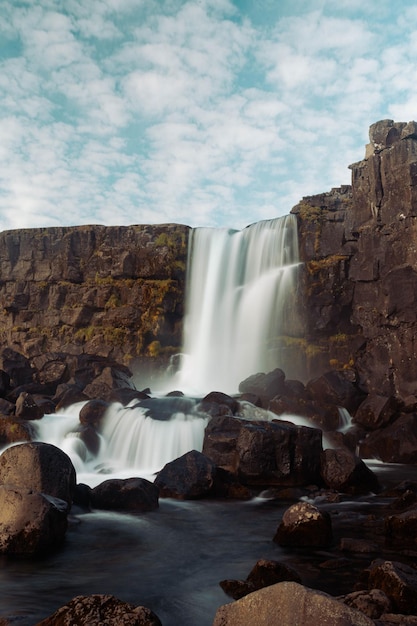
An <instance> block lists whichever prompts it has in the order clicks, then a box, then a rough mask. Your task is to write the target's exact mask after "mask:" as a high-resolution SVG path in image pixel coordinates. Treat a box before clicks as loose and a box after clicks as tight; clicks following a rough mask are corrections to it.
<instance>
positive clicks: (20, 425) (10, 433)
mask: <svg viewBox="0 0 417 626" xmlns="http://www.w3.org/2000/svg"><path fill="white" fill-rule="evenodd" d="M32 438H33V427H32V425H31V424H30V422H26V421H25V420H19V419H15V418H14V417H11V416H10V417H9V416H3V415H0V446H2V447H3V446H6V445H8V444H9V443H17V442H19V441H31V440H32Z"/></svg>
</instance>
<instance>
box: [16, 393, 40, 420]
mask: <svg viewBox="0 0 417 626" xmlns="http://www.w3.org/2000/svg"><path fill="white" fill-rule="evenodd" d="M15 415H16V417H18V418H20V419H25V420H38V419H40V418H41V417H43V415H44V412H43V409H42V407H41V406H39V405H38V404H36V402H35V400H34V398H33V396H32V395H31V394H30V393H28V392H27V391H22V392H21V393H20V394H19V396H18V398H17V400H16V409H15Z"/></svg>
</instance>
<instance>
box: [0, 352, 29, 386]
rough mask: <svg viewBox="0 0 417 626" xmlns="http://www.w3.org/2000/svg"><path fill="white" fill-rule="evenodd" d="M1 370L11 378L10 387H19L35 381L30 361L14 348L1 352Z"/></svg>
mask: <svg viewBox="0 0 417 626" xmlns="http://www.w3.org/2000/svg"><path fill="white" fill-rule="evenodd" d="M0 369H1V370H2V371H3V372H5V373H6V374H7V376H8V377H9V382H10V387H19V385H25V384H26V383H30V382H32V380H33V373H34V370H33V369H32V367H31V364H30V361H29V359H27V358H26V357H25V356H24V355H23V354H20V353H19V352H16V351H15V350H13V349H12V348H3V349H2V350H0Z"/></svg>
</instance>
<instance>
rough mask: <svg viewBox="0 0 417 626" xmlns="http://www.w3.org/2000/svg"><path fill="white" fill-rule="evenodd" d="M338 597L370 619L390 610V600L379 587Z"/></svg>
mask: <svg viewBox="0 0 417 626" xmlns="http://www.w3.org/2000/svg"><path fill="white" fill-rule="evenodd" d="M338 599H339V600H341V601H342V602H344V604H347V606H350V607H352V609H357V610H358V611H361V613H364V615H367V616H368V617H370V618H372V619H377V618H378V617H381V615H383V614H384V613H389V612H390V611H391V610H392V602H391V600H390V599H389V598H388V596H387V595H386V594H385V593H384V592H383V591H382V590H381V589H370V590H369V591H366V590H363V591H353V592H352V593H348V594H346V595H345V596H341V597H340V598H338Z"/></svg>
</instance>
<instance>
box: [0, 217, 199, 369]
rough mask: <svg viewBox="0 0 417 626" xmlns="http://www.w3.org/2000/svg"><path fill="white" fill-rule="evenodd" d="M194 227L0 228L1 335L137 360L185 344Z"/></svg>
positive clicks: (23, 348) (7, 342) (28, 348)
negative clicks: (186, 295)
mask: <svg viewBox="0 0 417 626" xmlns="http://www.w3.org/2000/svg"><path fill="white" fill-rule="evenodd" d="M188 230H189V229H188V227H186V226H177V225H175V224H169V225H162V226H117V227H116V226H114V227H113V226H109V227H106V226H78V227H68V228H61V227H58V228H39V229H24V230H16V231H5V232H3V233H0V329H1V330H0V343H1V344H2V345H3V346H9V347H13V348H14V349H15V350H17V351H18V352H22V353H23V354H25V355H26V356H29V357H34V356H37V355H39V354H42V353H44V352H51V351H52V352H54V351H59V352H67V353H70V354H80V353H90V354H96V355H101V356H105V357H108V356H110V357H111V358H114V359H115V360H118V361H119V362H125V363H130V362H131V361H132V359H134V358H141V357H144V358H152V359H153V360H158V359H159V358H165V359H166V357H167V356H169V355H170V354H172V353H175V352H178V350H179V346H180V343H181V329H182V317H183V300H184V275H185V267H186V260H187V258H186V257H187V241H188Z"/></svg>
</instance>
